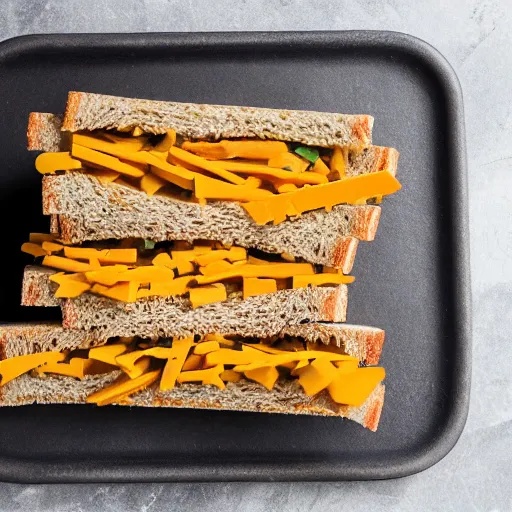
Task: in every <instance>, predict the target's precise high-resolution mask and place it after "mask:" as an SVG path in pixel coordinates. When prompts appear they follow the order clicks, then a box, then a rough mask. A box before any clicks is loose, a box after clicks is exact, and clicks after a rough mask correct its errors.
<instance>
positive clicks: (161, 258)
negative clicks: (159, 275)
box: [151, 252, 176, 269]
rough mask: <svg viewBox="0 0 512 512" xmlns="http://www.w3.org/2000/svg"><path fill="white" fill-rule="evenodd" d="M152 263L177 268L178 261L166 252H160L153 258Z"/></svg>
mask: <svg viewBox="0 0 512 512" xmlns="http://www.w3.org/2000/svg"><path fill="white" fill-rule="evenodd" d="M151 263H152V264H153V265H155V266H157V267H166V268H171V269H174V268H176V262H175V261H174V260H173V259H172V258H171V257H170V256H169V254H168V253H166V252H161V253H160V254H157V255H156V256H155V257H154V258H153V259H152V260H151Z"/></svg>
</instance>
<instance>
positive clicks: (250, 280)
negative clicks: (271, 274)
mask: <svg viewBox="0 0 512 512" xmlns="http://www.w3.org/2000/svg"><path fill="white" fill-rule="evenodd" d="M243 290H244V292H243V293H244V300H245V299H246V298H247V297H253V296H254V295H264V294H265V293H274V292H276V291H277V283H276V280H275V279H258V278H257V277H244V280H243Z"/></svg>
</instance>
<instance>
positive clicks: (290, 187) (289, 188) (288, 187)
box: [273, 180, 298, 194]
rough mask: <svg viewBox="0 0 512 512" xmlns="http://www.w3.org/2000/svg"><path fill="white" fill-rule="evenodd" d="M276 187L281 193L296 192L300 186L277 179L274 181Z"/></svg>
mask: <svg viewBox="0 0 512 512" xmlns="http://www.w3.org/2000/svg"><path fill="white" fill-rule="evenodd" d="M273 185H274V188H275V189H276V192H278V193H279V194H286V193H288V192H295V191H296V190H297V189H298V187H297V185H295V184H294V183H288V182H286V181H283V180H276V181H275V182H274V183H273Z"/></svg>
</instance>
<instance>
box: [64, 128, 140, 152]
mask: <svg viewBox="0 0 512 512" xmlns="http://www.w3.org/2000/svg"><path fill="white" fill-rule="evenodd" d="M105 139H106V140H105ZM72 141H73V143H74V144H78V145H80V146H84V147H86V148H90V149H95V150H96V151H101V152H102V153H108V154H109V155H114V156H123V154H125V153H136V152H137V151H140V150H141V149H142V148H143V147H144V146H145V145H146V144H147V141H148V139H147V138H141V137H137V138H134V137H120V136H119V135H115V134H113V133H110V132H103V133H102V134H101V135H94V134H92V133H88V134H82V133H73V135H72Z"/></svg>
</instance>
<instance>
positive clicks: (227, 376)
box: [220, 370, 242, 382]
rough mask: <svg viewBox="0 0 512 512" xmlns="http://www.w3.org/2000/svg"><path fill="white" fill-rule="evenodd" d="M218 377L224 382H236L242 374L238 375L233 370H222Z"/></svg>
mask: <svg viewBox="0 0 512 512" xmlns="http://www.w3.org/2000/svg"><path fill="white" fill-rule="evenodd" d="M220 378H221V379H222V380H223V381H224V382H238V381H239V380H240V379H241V378H242V375H240V374H239V373H237V372H235V371H233V370H224V371H223V372H222V373H221V374H220Z"/></svg>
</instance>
